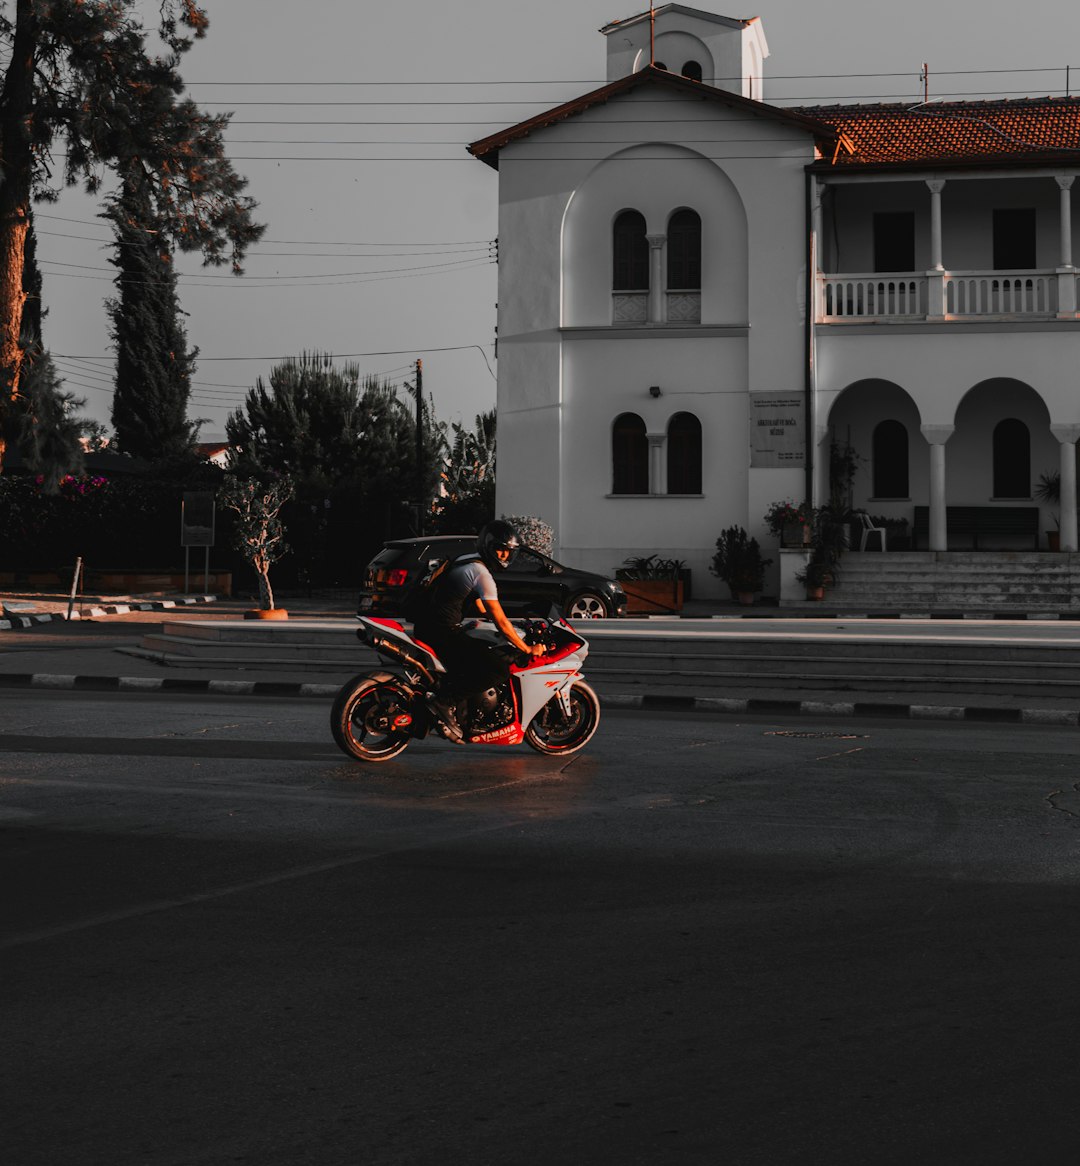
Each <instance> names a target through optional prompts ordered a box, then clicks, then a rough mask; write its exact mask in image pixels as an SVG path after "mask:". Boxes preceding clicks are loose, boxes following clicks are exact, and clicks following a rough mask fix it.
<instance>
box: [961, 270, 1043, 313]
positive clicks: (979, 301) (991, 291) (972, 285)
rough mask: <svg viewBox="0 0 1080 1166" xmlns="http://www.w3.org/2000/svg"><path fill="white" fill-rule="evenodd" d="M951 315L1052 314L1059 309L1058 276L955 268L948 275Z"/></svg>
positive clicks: (1031, 272) (1040, 273) (1034, 272)
mask: <svg viewBox="0 0 1080 1166" xmlns="http://www.w3.org/2000/svg"><path fill="white" fill-rule="evenodd" d="M945 311H946V312H947V314H948V315H950V316H1049V315H1052V314H1053V313H1054V312H1056V311H1057V276H1056V275H1054V274H1052V273H1051V272H1046V271H1010V272H1009V273H1008V274H1007V275H1006V274H1002V273H999V272H998V273H996V272H988V271H952V272H949V274H948V275H946V277H945Z"/></svg>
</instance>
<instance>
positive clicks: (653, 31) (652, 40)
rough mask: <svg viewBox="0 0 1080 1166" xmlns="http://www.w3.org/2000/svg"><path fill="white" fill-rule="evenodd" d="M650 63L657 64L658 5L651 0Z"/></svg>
mask: <svg viewBox="0 0 1080 1166" xmlns="http://www.w3.org/2000/svg"><path fill="white" fill-rule="evenodd" d="M649 64H650V65H655V64H656V7H655V5H654V2H653V0H649Z"/></svg>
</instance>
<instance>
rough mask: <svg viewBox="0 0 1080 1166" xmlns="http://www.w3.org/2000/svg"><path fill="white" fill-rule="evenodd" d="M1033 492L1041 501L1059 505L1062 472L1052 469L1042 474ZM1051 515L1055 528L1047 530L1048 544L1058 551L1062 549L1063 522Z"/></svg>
mask: <svg viewBox="0 0 1080 1166" xmlns="http://www.w3.org/2000/svg"><path fill="white" fill-rule="evenodd" d="M1032 494H1033V495H1034V496H1035V497H1036V498H1037V499H1038V500H1039V501H1040V502H1048V503H1049V504H1050V505H1051V506H1059V505H1060V504H1061V474H1060V472H1059V471H1057V470H1051V471H1050V473H1048V474H1040V475H1039V481H1038V482H1037V483H1036V486H1035V489H1034V490H1032ZM1050 517H1051V518H1052V519H1053V520H1054V529H1053V530H1048V531H1047V532H1046V545H1047V548H1048V549H1049V550H1052V551H1057V550H1060V549H1061V522H1060V520H1059V518H1058V516H1057V514H1054V513H1053V512H1051V514H1050Z"/></svg>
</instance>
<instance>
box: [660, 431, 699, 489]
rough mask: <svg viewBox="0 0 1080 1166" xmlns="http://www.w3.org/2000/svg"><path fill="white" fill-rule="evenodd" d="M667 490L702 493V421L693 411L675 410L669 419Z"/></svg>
mask: <svg viewBox="0 0 1080 1166" xmlns="http://www.w3.org/2000/svg"><path fill="white" fill-rule="evenodd" d="M667 492H668V493H669V494H700V493H701V422H700V421H699V420H698V419H697V418H696V417H695V416H694V414H693V413H676V414H675V416H674V417H672V419H671V421H670V422H668V431H667Z"/></svg>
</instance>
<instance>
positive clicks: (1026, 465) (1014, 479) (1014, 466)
mask: <svg viewBox="0 0 1080 1166" xmlns="http://www.w3.org/2000/svg"><path fill="white" fill-rule="evenodd" d="M993 457H994V497H995V498H1030V497H1031V435H1030V434H1029V433H1028V427H1027V426H1026V425H1025V424H1024V423H1023V421H1018V420H1017V419H1016V418H1015V417H1006V418H1005V420H1004V421H999V422H998V423H997V425H995V426H994V449H993Z"/></svg>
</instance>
